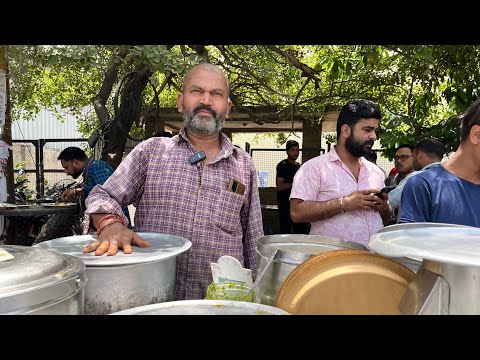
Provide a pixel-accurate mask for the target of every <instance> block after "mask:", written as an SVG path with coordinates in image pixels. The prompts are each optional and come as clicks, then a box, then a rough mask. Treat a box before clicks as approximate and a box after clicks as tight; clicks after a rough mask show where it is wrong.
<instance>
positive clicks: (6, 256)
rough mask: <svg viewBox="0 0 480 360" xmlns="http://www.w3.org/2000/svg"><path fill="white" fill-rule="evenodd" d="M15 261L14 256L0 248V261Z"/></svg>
mask: <svg viewBox="0 0 480 360" xmlns="http://www.w3.org/2000/svg"><path fill="white" fill-rule="evenodd" d="M11 259H13V255H12V254H10V253H9V252H8V251H7V250H5V249H2V248H0V261H6V260H11Z"/></svg>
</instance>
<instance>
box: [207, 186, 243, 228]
mask: <svg viewBox="0 0 480 360" xmlns="http://www.w3.org/2000/svg"><path fill="white" fill-rule="evenodd" d="M243 199H244V195H240V194H236V193H234V192H231V191H227V190H221V191H220V193H219V195H218V200H217V203H216V206H215V210H214V212H213V223H214V224H215V225H216V226H218V227H219V228H221V229H222V230H225V231H227V232H230V233H237V232H241V231H242V225H241V222H240V209H241V208H242V205H243Z"/></svg>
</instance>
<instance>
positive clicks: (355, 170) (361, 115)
mask: <svg viewBox="0 0 480 360" xmlns="http://www.w3.org/2000/svg"><path fill="white" fill-rule="evenodd" d="M381 116H382V113H381V110H380V106H379V105H378V104H376V103H374V102H372V101H369V100H364V99H358V100H352V101H349V102H348V103H347V104H345V105H344V106H343V107H342V109H341V111H340V114H339V116H338V121H337V144H336V145H335V146H333V147H332V149H331V150H330V151H329V152H328V153H327V154H324V155H319V156H317V157H315V158H313V159H310V160H308V161H306V162H305V163H304V164H303V165H302V166H301V167H300V169H299V170H298V172H297V174H296V175H295V178H294V180H293V185H292V192H291V194H290V215H291V217H292V220H293V221H295V222H310V223H311V229H310V234H311V235H323V236H331V237H335V238H339V239H342V240H347V241H353V242H358V243H360V244H362V245H364V246H367V247H368V241H369V239H370V237H371V236H372V235H373V234H375V233H376V232H377V231H378V230H380V229H381V228H382V227H383V222H384V221H385V222H386V221H388V220H389V219H390V218H391V215H392V209H391V207H390V204H389V203H388V194H385V193H382V195H381V196H376V195H374V194H375V193H379V192H380V190H381V188H382V187H383V180H384V178H385V175H384V174H383V173H382V170H380V168H379V167H378V166H376V165H375V164H373V163H372V162H370V161H368V160H367V159H365V158H364V157H363V156H364V155H366V154H368V153H369V152H371V150H372V146H373V144H374V141H375V140H376V139H377V133H378V129H379V123H380V119H381Z"/></svg>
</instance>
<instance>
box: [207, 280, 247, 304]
mask: <svg viewBox="0 0 480 360" xmlns="http://www.w3.org/2000/svg"><path fill="white" fill-rule="evenodd" d="M250 289H251V288H250V286H247V285H246V284H243V283H236V282H220V283H211V284H210V285H209V286H208V289H207V297H206V298H205V299H206V300H231V301H246V302H255V298H256V295H255V292H254V291H253V292H250Z"/></svg>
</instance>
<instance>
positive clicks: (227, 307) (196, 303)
mask: <svg viewBox="0 0 480 360" xmlns="http://www.w3.org/2000/svg"><path fill="white" fill-rule="evenodd" d="M111 315H290V314H289V313H288V312H286V311H284V310H282V309H279V308H276V307H274V306H268V305H262V304H257V303H251V302H245V301H230V300H181V301H170V302H165V303H161V304H152V305H145V306H140V307H137V308H134V309H127V310H123V311H119V312H116V313H113V314H111Z"/></svg>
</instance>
